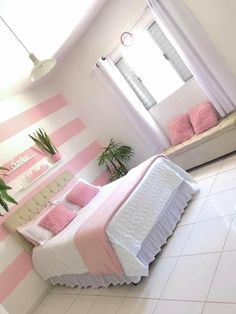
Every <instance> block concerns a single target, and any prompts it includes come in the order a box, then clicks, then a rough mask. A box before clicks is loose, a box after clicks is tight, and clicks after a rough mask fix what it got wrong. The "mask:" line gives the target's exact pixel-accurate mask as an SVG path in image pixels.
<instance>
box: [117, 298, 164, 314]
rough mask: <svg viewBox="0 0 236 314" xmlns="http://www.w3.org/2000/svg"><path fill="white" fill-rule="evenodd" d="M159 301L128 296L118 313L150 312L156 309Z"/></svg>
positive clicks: (140, 313)
mask: <svg viewBox="0 0 236 314" xmlns="http://www.w3.org/2000/svg"><path fill="white" fill-rule="evenodd" d="M157 302H158V301H157V300H148V299H134V298H126V299H124V301H123V303H122V304H121V307H120V308H119V310H118V312H117V314H150V313H153V311H154V310H155V308H156V306H157Z"/></svg>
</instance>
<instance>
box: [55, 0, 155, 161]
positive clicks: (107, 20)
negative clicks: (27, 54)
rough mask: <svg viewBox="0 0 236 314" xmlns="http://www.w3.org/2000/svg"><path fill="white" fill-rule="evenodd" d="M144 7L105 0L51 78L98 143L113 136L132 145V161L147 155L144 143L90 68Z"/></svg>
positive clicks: (137, 1)
mask: <svg viewBox="0 0 236 314" xmlns="http://www.w3.org/2000/svg"><path fill="white" fill-rule="evenodd" d="M144 8H145V1H143V0H129V1H126V0H119V1H116V0H109V1H108V2H107V3H106V4H105V6H104V7H103V9H102V10H101V11H100V13H99V14H98V15H97V17H96V18H95V19H94V21H93V23H92V24H91V26H90V27H89V28H88V29H87V31H86V33H85V34H84V36H83V37H82V38H81V39H80V40H79V42H78V44H77V45H76V46H75V47H74V49H73V50H72V51H71V53H70V54H68V56H67V59H66V60H65V62H64V63H63V64H62V65H61V66H59V67H58V69H57V72H56V73H55V78H54V84H55V86H56V87H57V89H58V90H60V92H61V94H62V95H63V96H64V97H65V98H66V99H67V100H68V102H69V103H70V104H72V105H74V106H75V107H76V108H78V110H79V115H80V117H81V119H82V120H83V121H84V122H85V124H86V125H87V126H88V127H89V128H91V129H93V130H94V132H95V134H97V137H98V138H99V140H100V142H101V143H103V144H107V143H108V141H109V139H110V138H111V137H113V138H114V139H116V140H119V141H122V142H124V143H125V144H130V145H132V146H133V147H134V149H135V151H136V156H135V158H134V159H133V163H132V164H133V165H134V164H137V163H139V162H141V161H142V160H144V159H146V158H147V157H148V156H149V155H150V152H149V151H148V147H147V146H146V144H145V143H144V142H143V141H142V140H141V139H140V138H139V136H138V134H137V133H136V130H135V129H134V128H133V127H132V126H131V125H130V123H129V121H128V120H127V119H126V117H124V116H123V114H122V113H121V112H120V111H119V110H118V109H117V108H116V103H115V101H114V99H113V98H112V96H111V95H110V94H109V93H108V92H107V90H106V89H105V88H104V86H103V85H102V84H101V82H99V81H98V79H97V78H96V77H95V76H94V74H93V73H92V69H93V68H94V66H95V64H96V62H97V60H98V59H99V58H100V57H101V56H103V55H106V54H107V53H108V52H111V50H112V49H113V48H114V46H115V45H116V44H117V43H118V41H119V37H120V34H121V33H122V32H123V31H125V30H126V26H127V25H128V24H130V22H131V21H132V20H133V19H134V17H135V15H136V14H138V13H139V12H140V10H143V9H144Z"/></svg>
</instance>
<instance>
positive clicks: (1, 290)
mask: <svg viewBox="0 0 236 314" xmlns="http://www.w3.org/2000/svg"><path fill="white" fill-rule="evenodd" d="M31 270H32V261H31V256H30V255H29V254H28V253H27V252H25V251H24V252H22V253H21V254H20V255H19V256H18V257H17V258H16V259H15V261H14V262H13V263H12V264H11V265H9V266H8V267H7V268H6V269H5V270H4V271H3V272H2V273H1V274H0V303H2V302H3V301H4V299H5V298H6V297H7V296H8V295H9V294H11V293H12V291H13V290H14V289H15V288H16V287H17V286H18V284H19V283H20V282H21V281H22V280H23V279H24V278H25V277H26V275H27V274H28V273H29V272H30V271H31Z"/></svg>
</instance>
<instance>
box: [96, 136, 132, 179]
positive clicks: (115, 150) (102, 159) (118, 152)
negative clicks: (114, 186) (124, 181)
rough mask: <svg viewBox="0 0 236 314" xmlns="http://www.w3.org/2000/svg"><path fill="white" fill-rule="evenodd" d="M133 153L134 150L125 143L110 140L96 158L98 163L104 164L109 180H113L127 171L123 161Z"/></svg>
mask: <svg viewBox="0 0 236 314" xmlns="http://www.w3.org/2000/svg"><path fill="white" fill-rule="evenodd" d="M133 155H134V150H133V149H132V148H131V147H130V146H127V145H122V144H121V143H116V142H115V141H114V140H113V139H111V140H110V142H109V144H108V146H107V147H104V148H103V152H102V154H101V155H100V156H99V158H98V165H99V166H103V165H105V166H106V168H107V171H108V173H109V179H110V181H114V180H116V179H118V178H120V177H122V176H124V175H126V174H127V173H128V170H127V168H126V166H125V163H127V162H129V161H130V159H131V157H132V156H133Z"/></svg>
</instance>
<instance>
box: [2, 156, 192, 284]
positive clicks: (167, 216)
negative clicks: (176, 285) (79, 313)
mask: <svg viewBox="0 0 236 314" xmlns="http://www.w3.org/2000/svg"><path fill="white" fill-rule="evenodd" d="M150 160H151V159H150ZM150 160H147V161H145V162H144V163H142V164H141V165H139V166H138V167H136V168H133V169H132V170H130V171H129V173H128V174H127V175H126V176H125V177H122V178H121V179H119V180H116V181H115V182H112V183H110V184H107V185H105V186H104V187H101V189H100V191H99V193H98V194H97V195H96V196H95V197H94V198H93V199H92V200H91V201H90V202H89V203H88V204H87V205H86V206H85V207H83V208H82V209H81V210H79V211H78V214H77V215H76V217H75V218H74V219H73V220H72V222H71V223H70V224H69V225H68V226H67V227H66V228H64V229H63V230H62V231H61V232H60V233H59V234H57V235H56V236H54V237H52V238H51V239H50V240H48V241H47V242H46V243H45V244H44V245H41V246H37V247H35V248H33V250H32V245H31V244H29V243H28V242H27V241H26V240H25V239H24V238H23V237H21V235H19V234H18V233H17V231H16V228H17V226H19V225H21V224H23V223H25V222H26V221H29V220H30V219H32V218H33V217H34V216H35V215H37V214H38V213H39V212H40V211H41V210H42V208H43V207H45V206H46V205H47V203H48V201H49V200H50V198H51V197H52V196H53V195H54V194H56V193H57V192H58V191H60V190H61V189H63V188H64V186H65V185H66V184H67V183H68V182H69V181H70V179H71V178H72V175H71V174H69V173H68V172H67V173H64V174H62V175H61V176H60V177H59V178H57V179H56V180H54V182H52V183H51V185H49V186H48V187H47V188H46V189H44V190H43V191H41V193H39V195H37V196H35V198H34V199H33V200H32V201H31V203H30V204H31V206H29V204H25V205H24V206H23V208H19V209H18V210H17V211H16V212H15V213H14V214H13V215H12V216H10V217H9V218H8V219H7V220H6V221H5V223H4V225H5V227H6V228H7V229H8V230H9V231H10V232H11V233H12V234H13V236H15V237H16V238H17V240H18V241H20V242H21V244H22V245H23V246H24V247H25V248H26V249H27V250H29V251H31V250H32V259H33V264H34V268H35V269H36V271H37V272H38V273H39V274H40V275H41V277H42V278H43V279H45V280H46V279H49V280H50V281H51V283H52V284H60V285H66V286H70V287H75V286H78V287H81V288H82V287H90V286H91V287H93V288H98V287H101V286H102V287H108V286H109V285H111V284H113V285H116V284H124V283H126V284H129V283H131V282H133V283H137V282H139V281H140V279H141V277H142V276H148V273H149V264H150V263H151V262H152V261H153V260H154V258H155V256H156V255H157V254H158V253H159V252H160V250H161V247H162V246H163V245H164V244H165V243H166V241H167V239H168V237H169V236H170V235H171V234H172V233H173V230H174V229H175V227H176V224H177V223H178V221H179V220H180V218H181V215H182V213H183V212H184V209H185V208H186V206H187V203H188V201H189V200H190V199H191V197H192V195H193V194H194V193H195V192H196V190H197V184H196V182H195V181H194V180H193V179H192V177H191V176H190V175H188V174H187V173H186V172H185V171H184V170H182V169H181V168H179V167H178V166H176V165H175V164H173V163H172V162H171V161H169V160H167V159H166V158H164V157H161V156H160V157H154V158H153V159H152V161H151V162H150ZM140 173H142V176H141V178H140V180H138V181H137V183H136V184H135V187H134V188H133V189H131V191H130V192H129V193H128V196H127V195H126V196H127V197H125V198H124V200H122V202H120V200H119V203H118V204H119V208H118V209H117V210H116V211H115V213H114V215H113V216H112V218H111V219H110V220H109V223H108V224H107V227H106V230H105V237H106V239H107V245H110V246H111V249H112V251H113V252H114V254H115V257H116V258H117V259H118V261H119V263H120V265H121V268H122V271H115V270H114V271H101V273H99V271H91V270H90V267H89V264H87V263H86V259H85V258H84V256H83V255H82V251H80V250H78V246H77V245H76V243H75V239H76V237H78V238H79V239H80V240H81V239H82V233H80V232H82V230H83V227H84V226H85V227H86V224H89V221H90V220H91V217H94V215H95V217H96V214H98V209H99V208H103V207H104V206H103V205H104V204H107V203H106V200H107V199H111V195H113V196H116V197H117V199H119V197H118V196H117V195H120V194H119V193H118V191H119V189H121V188H123V190H124V187H125V186H126V185H127V182H129V181H132V180H133V181H135V180H136V178H137V176H138V175H140ZM35 200H36V201H37V204H36V205H35ZM32 204H34V205H32ZM32 207H33V208H34V209H33V210H32ZM103 210H104V208H103ZM93 222H94V221H93ZM94 225H96V221H95V223H94ZM90 240H91V239H90ZM81 241H82V240H81ZM96 241H97V240H96V238H95V240H94V242H96ZM86 243H87V242H86ZM93 244H94V243H93ZM96 245H97V248H96ZM99 249H100V248H99V243H95V249H94V250H90V251H89V254H90V255H91V251H92V254H93V256H92V258H93V259H94V262H95V264H96V263H98V264H99V262H100V261H101V259H100V260H99V257H98V256H99V255H101V254H100V253H101V251H99ZM96 259H98V260H96ZM101 269H102V268H101ZM111 269H112V268H111Z"/></svg>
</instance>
